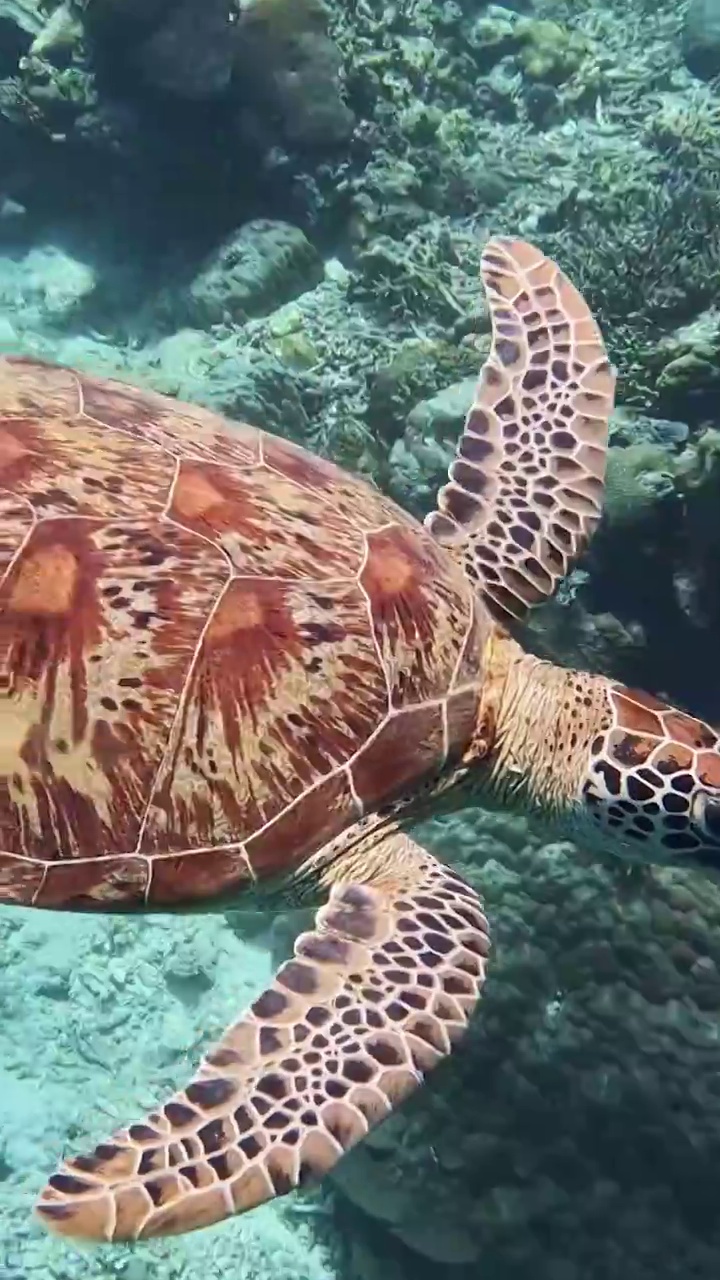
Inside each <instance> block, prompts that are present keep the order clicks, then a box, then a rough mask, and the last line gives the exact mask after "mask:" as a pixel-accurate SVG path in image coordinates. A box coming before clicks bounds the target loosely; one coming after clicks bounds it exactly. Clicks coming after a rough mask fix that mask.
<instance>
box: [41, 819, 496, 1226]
mask: <svg viewBox="0 0 720 1280" xmlns="http://www.w3.org/2000/svg"><path fill="white" fill-rule="evenodd" d="M383 843H384V845H385V849H384V851H383V852H384V854H385V855H386V856H385V857H384V858H383V859H381V860H380V862H381V865H383V868H384V870H383V879H382V883H377V882H375V883H372V884H360V883H353V882H348V883H342V882H338V883H335V884H334V886H333V888H332V889H331V892H330V897H329V901H328V902H327V904H326V905H325V906H323V907H321V908H320V910H319V911H318V913H317V917H316V925H315V929H314V930H312V931H311V932H308V933H303V934H301V935H300V937H299V938H298V939H297V942H296V944H295V953H294V957H293V958H292V959H291V960H289V961H288V962H287V963H286V964H284V965H283V966H282V967H281V968H280V970H279V971H278V973H277V975H276V977H275V979H274V981H273V983H272V985H271V986H270V987H269V988H268V990H267V991H265V992H264V994H263V995H261V996H260V998H259V999H258V1000H257V1001H256V1002H255V1004H254V1005H253V1006H252V1007H251V1009H250V1010H249V1011H248V1012H247V1014H246V1015H245V1016H244V1017H243V1018H242V1019H241V1020H240V1021H239V1022H238V1023H237V1024H236V1025H235V1026H233V1027H231V1028H230V1029H229V1030H228V1031H227V1033H226V1034H225V1036H224V1038H223V1040H222V1041H221V1042H220V1044H219V1045H218V1046H217V1047H216V1048H215V1050H214V1051H213V1052H212V1053H210V1054H209V1055H208V1057H207V1058H206V1059H205V1061H204V1063H203V1065H202V1067H201V1069H200V1072H199V1074H198V1076H197V1077H196V1078H195V1080H194V1081H193V1082H192V1083H191V1084H189V1085H188V1087H187V1088H186V1089H185V1090H184V1092H182V1093H179V1094H177V1095H176V1096H175V1097H174V1098H172V1099H171V1100H170V1101H169V1102H167V1103H166V1104H165V1105H164V1107H162V1108H160V1109H159V1110H158V1111H157V1112H155V1113H153V1114H152V1115H150V1116H148V1118H147V1119H146V1120H144V1121H143V1122H142V1123H141V1124H135V1125H131V1126H130V1128H128V1129H124V1130H122V1131H121V1132H119V1133H116V1134H115V1135H114V1136H113V1137H112V1139H111V1140H110V1141H109V1142H107V1143H104V1144H102V1145H101V1146H99V1147H97V1148H96V1149H95V1151H94V1152H93V1154H92V1155H89V1156H80V1157H76V1158H75V1159H70V1160H67V1161H66V1162H65V1163H64V1164H63V1165H62V1167H61V1168H60V1170H59V1171H58V1173H56V1174H55V1175H54V1176H53V1177H52V1178H51V1179H50V1181H49V1183H48V1185H47V1187H46V1188H45V1190H44V1191H43V1193H42V1195H41V1197H40V1200H39V1202H38V1205H37V1211H38V1214H39V1216H40V1217H41V1219H42V1221H43V1222H44V1223H45V1224H46V1225H47V1226H48V1227H50V1228H51V1229H52V1230H54V1231H56V1232H58V1233H59V1234H62V1235H67V1236H73V1237H77V1238H81V1239H90V1240H135V1239H142V1238H147V1237H150V1236H161V1235H171V1234H179V1233H181V1232H184V1231H191V1230H193V1229H194V1228H196V1227H203V1226H208V1225H209V1224H210V1223H213V1222H218V1221H220V1220H221V1219H222V1218H226V1217H229V1216H230V1215H232V1214H235V1213H241V1212H243V1211H244V1210H247V1209H252V1208H253V1207H254V1206H256V1205H258V1204H261V1203H262V1202H263V1201H265V1200H270V1199H272V1198H273V1197H274V1196H278V1195H284V1194H285V1193H286V1192H288V1191H291V1190H292V1189H293V1188H294V1187H297V1186H298V1185H299V1184H301V1183H304V1182H305V1181H310V1180H315V1179H318V1178H320V1177H322V1176H323V1175H324V1174H325V1173H326V1172H327V1171H328V1170H329V1169H330V1168H332V1166H333V1165H334V1164H336V1163H337V1161H338V1160H339V1159H340V1158H341V1156H342V1155H343V1154H344V1153H345V1152H346V1151H348V1150H349V1149H350V1148H351V1147H352V1146H354V1145H355V1143H356V1142H357V1141H358V1140H359V1139H361V1138H362V1137H364V1136H365V1134H366V1133H367V1132H368V1130H369V1129H371V1128H372V1127H373V1126H374V1125H376V1124H378V1123H379V1122H380V1121H381V1120H383V1119H385V1117H386V1116H387V1115H389V1113H390V1112H391V1111H392V1110H393V1108H394V1107H395V1106H397V1105H398V1103H400V1102H401V1101H402V1100H403V1098H405V1096H406V1095H407V1094H409V1093H410V1092H412V1090H414V1089H415V1088H417V1086H418V1085H420V1084H421V1083H422V1080H423V1077H424V1075H425V1074H426V1072H427V1071H428V1070H429V1069H430V1068H431V1067H433V1066H435V1064H436V1063H437V1062H439V1061H440V1060H441V1059H442V1058H443V1057H445V1056H446V1055H447V1054H448V1053H449V1052H450V1050H451V1048H452V1046H453V1044H454V1043H455V1041H456V1040H457V1039H458V1038H459V1037H460V1036H461V1035H462V1033H463V1032H464V1030H465V1028H466V1026H467V1023H468V1019H469V1016H470V1014H471V1012H472V1010H473V1008H474V1006H475V1004H476V1003H477V1000H478V997H479V995H480V989H481V987H482V983H483V980H484V976H485V962H486V956H487V953H488V949H489V942H488V926H487V921H486V919H485V916H484V915H483V913H482V910H481V907H480V903H479V900H478V898H477V895H476V894H475V893H474V891H473V890H472V889H471V888H470V887H469V886H468V885H467V884H466V883H465V882H464V881H463V880H462V879H461V878H460V877H459V876H458V875H457V874H455V873H454V872H452V871H450V870H448V869H447V868H446V867H443V866H442V865H441V864H440V863H438V862H436V861H435V859H434V858H433V857H431V855H430V854H428V853H427V852H426V851H425V850H423V849H421V848H420V847H419V846H418V845H416V844H414V842H413V841H411V840H409V839H408V838H407V837H406V836H403V835H392V836H390V837H389V838H387V839H386V840H385V841H384V842H383ZM335 870H337V869H335Z"/></svg>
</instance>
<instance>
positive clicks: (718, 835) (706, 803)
mask: <svg viewBox="0 0 720 1280" xmlns="http://www.w3.org/2000/svg"><path fill="white" fill-rule="evenodd" d="M693 812H694V815H695V817H696V818H697V819H698V821H699V822H701V823H702V825H703V827H704V828H705V830H706V832H707V834H708V835H709V836H710V837H711V839H713V840H717V841H719V842H720V793H719V792H717V791H699V792H698V793H697V795H696V796H695V799H694V801H693Z"/></svg>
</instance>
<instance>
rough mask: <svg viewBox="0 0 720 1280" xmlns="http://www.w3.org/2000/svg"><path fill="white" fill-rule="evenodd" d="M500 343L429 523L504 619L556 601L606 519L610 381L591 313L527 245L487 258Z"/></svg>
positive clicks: (495, 249) (504, 244)
mask: <svg viewBox="0 0 720 1280" xmlns="http://www.w3.org/2000/svg"><path fill="white" fill-rule="evenodd" d="M482 279H483V285H484V287H485V292H486V294H487V298H488V303H489V307H490V314H491V318H492V326H493V345H492V349H491V351H490V355H489V357H488V360H487V362H486V364H485V366H484V368H483V370H482V373H481V376H480V381H479V384H478V389H477V394H476V397H475V403H474V404H473V406H472V408H471V409H470V412H469V414H468V416H467V419H466V422H465V428H464V431H463V434H462V436H461V438H460V441H459V443H458V448H457V455H456V458H455V460H454V462H453V463H452V464H451V466H450V472H449V475H450V483H449V484H446V485H444V486H443V488H442V489H441V490H440V492H439V494H438V500H437V510H436V511H433V512H431V513H430V514H429V515H428V516H427V517H426V520H425V524H426V526H427V528H429V529H430V531H431V533H433V534H434V535H435V537H436V538H437V539H438V541H439V542H441V543H442V544H443V545H444V546H446V547H449V548H453V547H455V548H457V551H458V554H459V555H460V557H461V558H462V561H463V564H464V567H465V571H466V573H467V575H468V577H469V578H471V580H472V581H473V582H475V583H476V584H477V587H478V590H479V591H480V592H481V594H482V596H483V599H484V600H485V603H486V604H487V606H488V608H489V609H490V610H491V612H492V613H493V614H494V616H495V617H496V618H498V619H499V620H500V621H501V622H507V621H508V620H511V619H514V618H515V619H521V618H523V617H524V615H525V613H526V611H527V609H528V608H529V607H530V606H531V605H534V604H537V603H538V602H539V601H541V600H544V599H546V598H548V597H549V596H551V595H552V594H553V592H554V590H555V588H556V586H557V585H558V583H559V582H560V581H561V579H562V578H564V577H565V575H566V574H567V572H568V571H569V569H571V568H572V566H573V565H574V564H575V562H576V561H577V559H578V557H579V556H580V554H581V553H582V551H583V550H584V548H585V546H586V545H587V542H588V540H589V538H590V536H591V534H592V532H593V530H594V529H595V526H596V524H597V522H598V520H599V518H600V512H601V509H602V502H603V487H604V478H605V460H606V451H607V436H608V419H609V417H610V413H611V411H612V405H613V394H614V383H615V379H614V376H613V373H612V371H611V369H610V365H609V364H608V360H607V355H606V352H605V346H604V344H603V340H602V337H601V334H600V330H599V329H598V327H597V325H596V323H595V321H594V320H593V318H592V315H591V313H590V310H589V308H588V306H587V304H586V303H585V302H584V300H583V298H582V297H581V296H580V294H579V293H578V292H577V290H576V289H575V288H574V287H573V286H572V285H571V284H570V282H569V280H567V279H566V277H565V276H564V275H563V273H562V272H561V271H560V269H559V268H558V267H557V266H556V265H555V263H554V262H551V261H550V259H549V258H545V257H544V256H543V255H542V254H541V253H540V252H539V250H537V249H534V248H533V247H532V246H531V245H529V244H526V243H525V242H524V241H522V240H503V239H497V240H492V241H491V242H490V243H489V244H488V246H487V248H486V250H485V252H484V254H483V259H482Z"/></svg>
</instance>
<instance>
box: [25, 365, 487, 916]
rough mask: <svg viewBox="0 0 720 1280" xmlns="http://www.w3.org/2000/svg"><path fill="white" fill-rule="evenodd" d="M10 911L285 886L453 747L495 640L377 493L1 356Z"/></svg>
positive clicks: (417, 530) (133, 903) (233, 436)
mask: <svg viewBox="0 0 720 1280" xmlns="http://www.w3.org/2000/svg"><path fill="white" fill-rule="evenodd" d="M0 565H1V567H2V579H1V585H0V850H1V852H0V899H2V900H4V901H12V902H19V903H26V904H32V905H36V906H42V907H73V908H83V907H85V908H96V909H101V908H106V909H117V908H118V907H130V908H132V907H138V908H140V907H143V906H157V907H165V906H172V905H180V904H183V903H186V904H189V903H191V902H192V901H194V900H198V899H206V898H212V897H214V896H218V897H222V899H223V900H225V901H227V896H228V894H230V895H234V894H235V892H240V891H242V889H243V888H246V887H248V886H249V885H250V884H251V883H255V882H257V881H263V880H265V879H268V878H270V877H276V876H282V875H284V874H287V873H291V872H292V870H293V868H295V867H297V866H298V865H299V864H300V863H301V862H302V861H303V859H305V858H307V857H308V856H309V855H311V854H312V853H314V852H315V851H316V850H317V849H319V848H320V847H321V846H322V845H323V844H324V843H325V842H326V841H328V840H330V839H332V838H333V837H334V836H336V835H337V834H338V833H339V832H341V831H342V830H343V829H344V828H345V827H347V826H348V825H350V824H351V823H353V822H354V821H356V820H357V818H358V817H359V816H360V815H361V814H362V813H363V812H367V811H369V810H373V809H375V808H376V807H377V806H379V805H381V804H382V803H383V802H384V801H386V800H388V799H391V798H392V797H394V796H397V795H399V794H401V793H405V792H407V791H408V790H410V789H412V788H413V786H415V785H417V783H418V782H419V781H420V780H422V779H424V778H425V777H427V776H428V775H430V774H432V773H433V772H435V771H436V770H437V769H438V768H439V767H442V765H443V763H444V762H445V761H446V760H447V759H448V758H449V757H452V756H453V755H455V754H457V753H458V752H459V751H460V750H461V749H462V748H463V747H464V746H465V744H466V743H467V741H468V739H469V736H470V733H471V731H472V727H473V723H474V717H475V713H476V704H477V682H478V675H479V672H478V665H479V660H480V659H479V654H480V643H479V628H480V627H481V626H482V625H483V624H482V620H481V619H478V618H477V616H476V613H475V605H474V603H473V599H472V593H471V591H470V589H469V587H468V584H467V582H466V580H465V578H464V576H463V574H462V572H461V571H460V569H459V568H458V567H457V566H456V565H455V563H454V562H453V560H452V559H451V558H450V556H449V554H448V553H447V552H446V551H445V550H443V549H442V548H441V547H439V546H438V545H437V544H436V543H435V541H434V540H433V539H432V537H431V536H430V534H429V533H427V532H426V531H425V530H424V529H423V528H422V527H421V526H420V525H419V524H418V523H417V522H416V521H415V520H413V519H412V518H411V517H410V516H408V515H406V514H405V513H404V512H403V511H402V510H401V509H400V508H398V507H397V506H395V505H394V504H393V503H392V502H391V501H389V500H388V499H387V498H385V497H383V496H382V495H381V494H380V493H379V492H377V491H376V490H375V489H374V488H372V487H371V486H370V485H368V484H366V483H365V482H363V481H362V480H360V479H356V478H354V477H352V476H350V475H348V474H346V473H345V472H343V471H341V470H340V469H338V468H337V467H335V466H333V465H332V464H330V463H328V462H326V461H323V460H321V459H319V458H316V457H314V456H312V455H311V454H309V453H307V452H305V451H304V450H303V449H301V448H299V447H298V446H296V445H293V444H291V443H289V442H287V441H285V440H283V439H279V438H277V437H274V436H271V435H268V434H265V433H263V432H260V431H257V430H255V429H254V428H253V427H249V426H246V425H236V424H229V423H227V422H225V421H224V420H223V419H222V418H220V417H218V416H216V415H215V414H213V413H211V412H209V411H207V410H205V409H200V408H197V407H194V406H190V405H185V404H181V403H179V402H177V401H174V400H172V399H169V398H166V397H163V396H159V395H156V394H153V393H149V392H146V391H138V390H135V389H133V388H132V387H129V386H126V385H125V384H122V383H119V382H115V381H102V380H97V379H94V378H91V377H86V376H85V375H84V374H80V373H76V372H73V371H71V370H68V369H63V368H59V367H56V366H51V365H47V364H43V363H39V362H35V361H25V360H16V359H0Z"/></svg>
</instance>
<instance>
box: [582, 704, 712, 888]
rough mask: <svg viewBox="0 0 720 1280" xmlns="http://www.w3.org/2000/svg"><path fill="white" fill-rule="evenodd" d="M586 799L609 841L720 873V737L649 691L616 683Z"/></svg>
mask: <svg viewBox="0 0 720 1280" xmlns="http://www.w3.org/2000/svg"><path fill="white" fill-rule="evenodd" d="M607 697H608V701H609V703H610V712H611V714H610V716H609V723H608V724H607V725H606V726H605V727H604V729H603V731H602V732H600V733H598V734H597V735H596V736H595V737H594V738H593V740H592V743H591V746H590V768H589V772H588V775H587V777H586V780H585V782H584V784H583V786H582V800H583V802H584V806H585V808H586V812H587V813H588V814H589V818H590V822H591V823H592V824H593V825H594V826H595V827H596V828H599V829H600V830H601V831H602V832H603V834H604V836H605V838H606V839H607V838H608V837H609V838H610V840H609V843H614V842H615V841H617V842H619V843H621V844H622V845H623V846H624V847H625V849H628V850H635V851H636V854H637V856H638V857H640V858H645V859H647V860H648V861H652V862H655V861H657V862H673V863H677V862H686V861H687V862H688V863H690V864H691V863H695V864H697V865H701V866H703V867H706V868H715V869H716V870H718V871H719V872H720V737H719V735H718V733H717V732H716V731H715V730H714V729H712V728H711V727H710V725H708V724H705V723H704V721H702V720H696V719H694V718H693V717H692V716H689V715H686V714H685V713H684V712H682V711H678V710H677V709H676V708H675V707H671V706H668V705H667V704H666V703H664V702H660V701H659V700H658V699H657V698H654V697H651V696H650V695H649V694H646V693H640V692H638V691H636V690H634V689H626V688H623V687H622V686H619V685H615V684H611V685H608V686H607Z"/></svg>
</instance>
